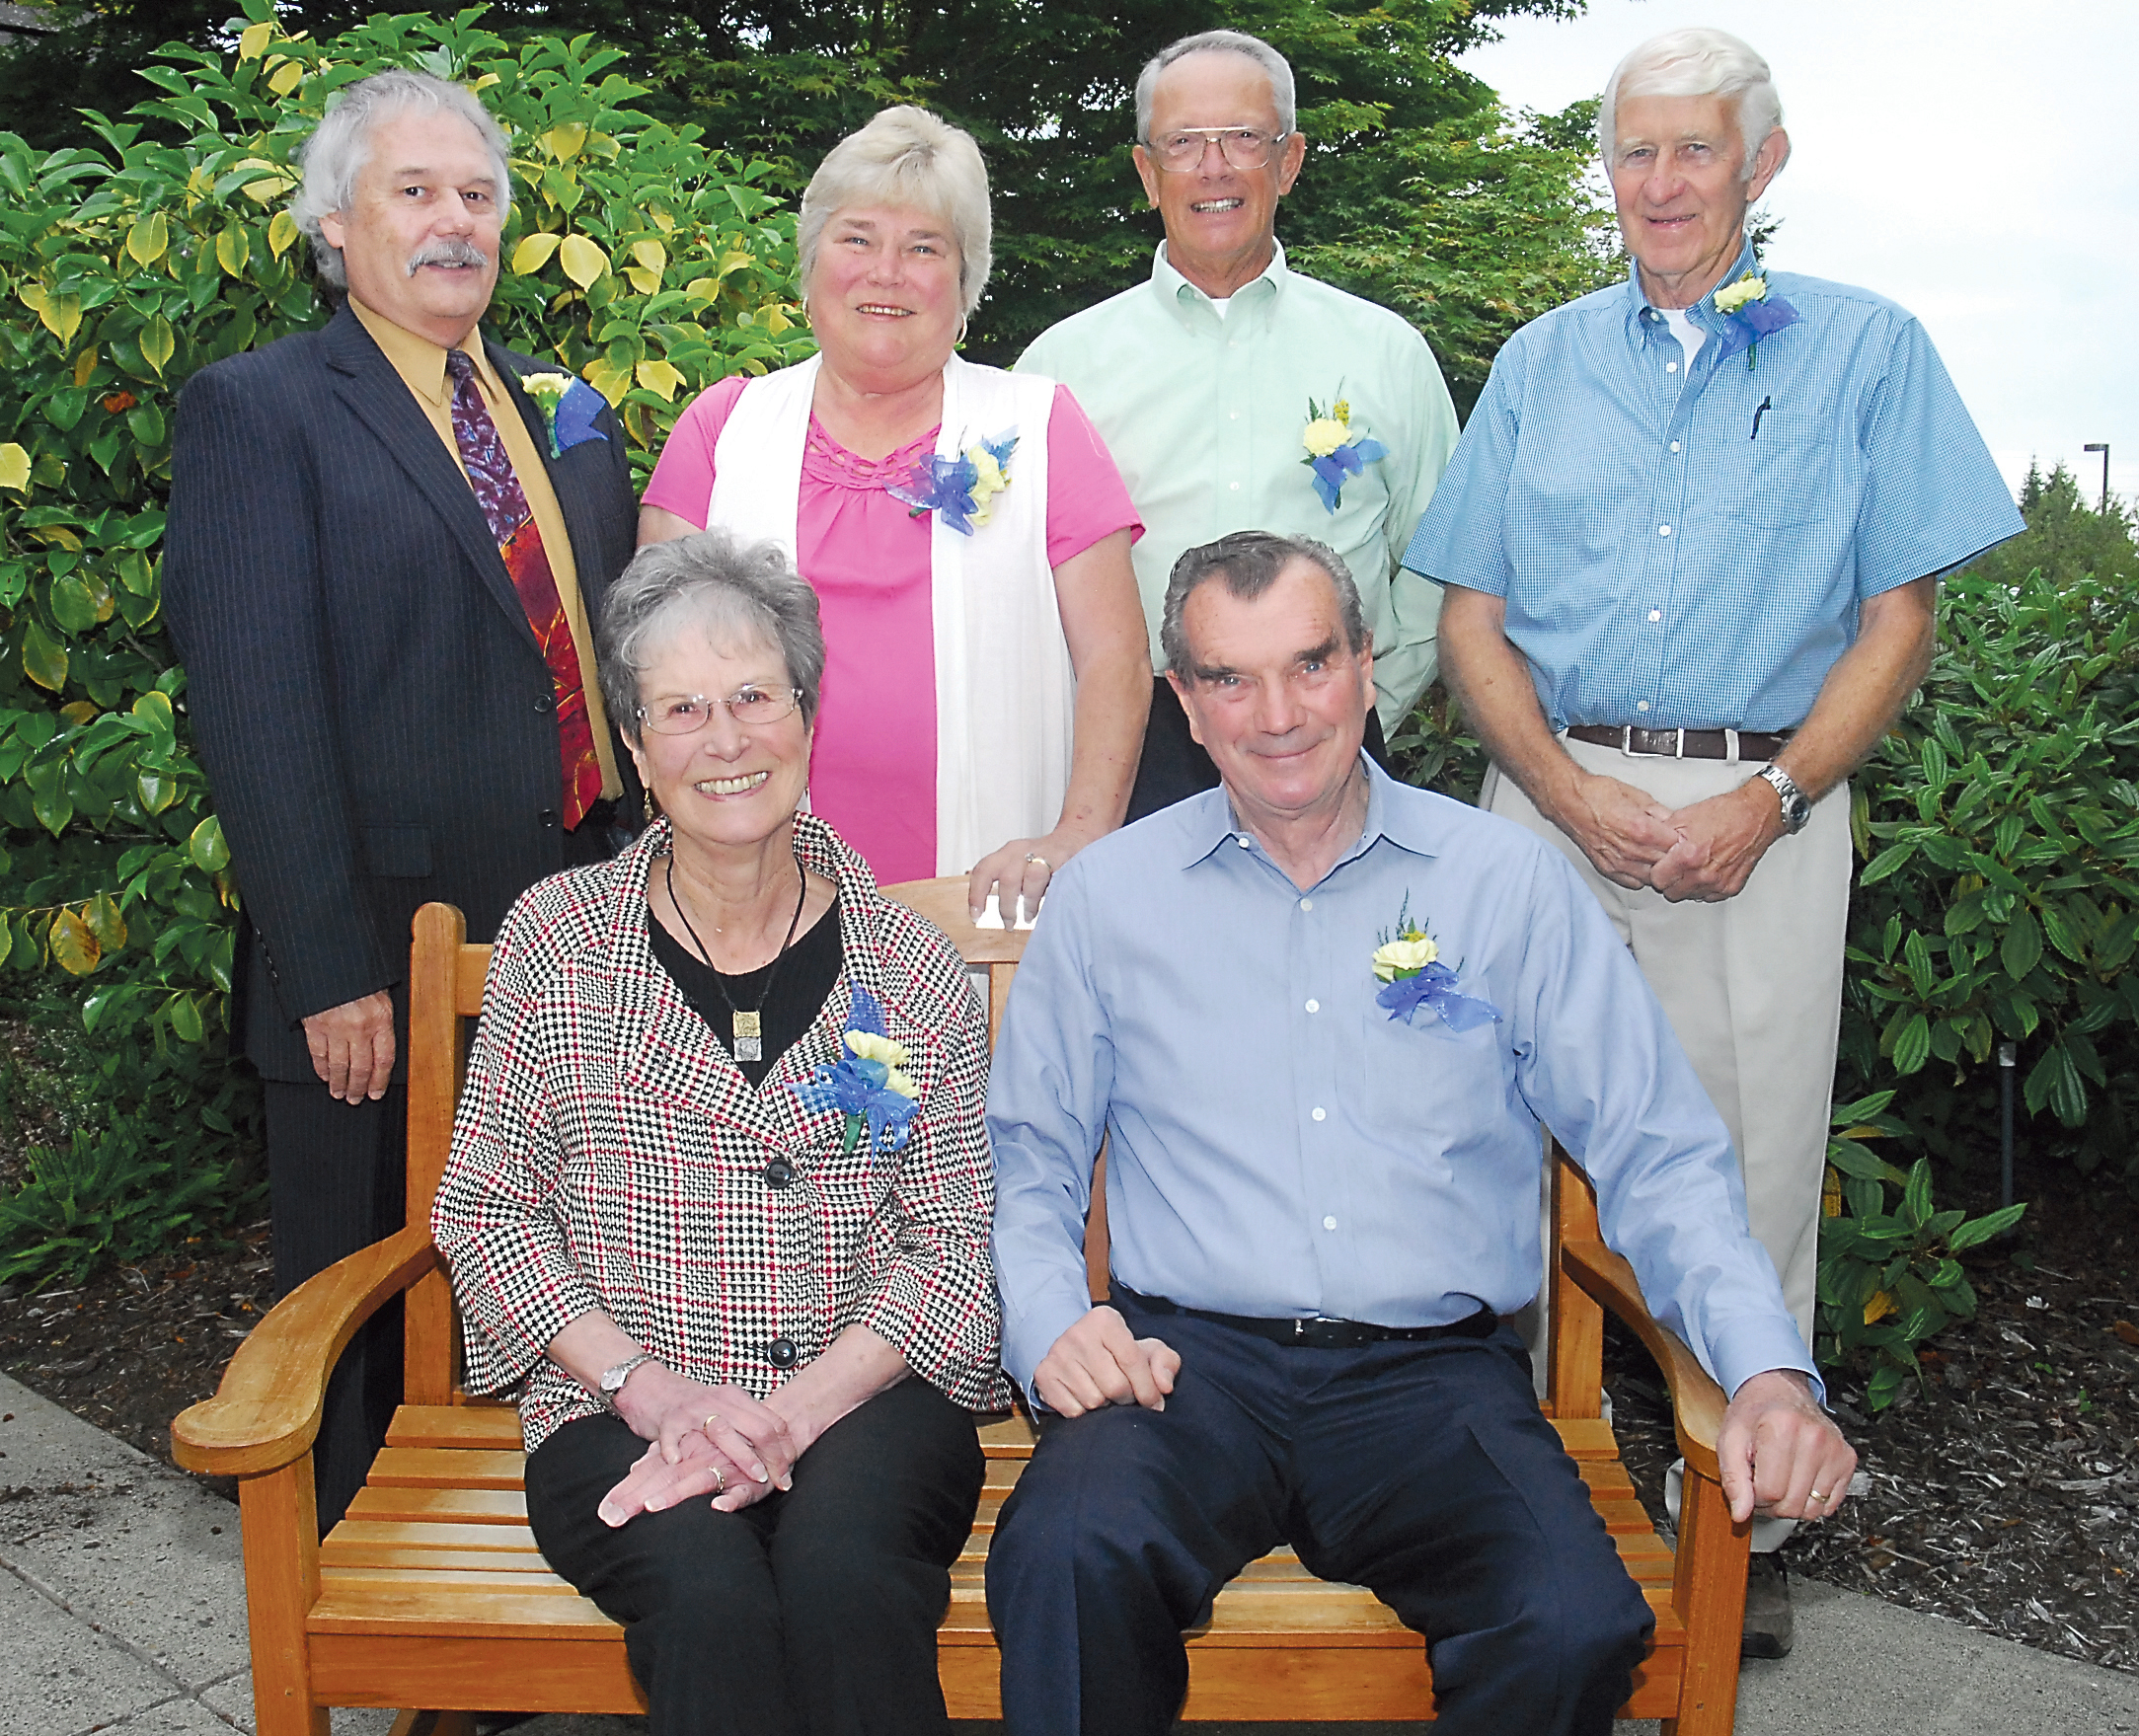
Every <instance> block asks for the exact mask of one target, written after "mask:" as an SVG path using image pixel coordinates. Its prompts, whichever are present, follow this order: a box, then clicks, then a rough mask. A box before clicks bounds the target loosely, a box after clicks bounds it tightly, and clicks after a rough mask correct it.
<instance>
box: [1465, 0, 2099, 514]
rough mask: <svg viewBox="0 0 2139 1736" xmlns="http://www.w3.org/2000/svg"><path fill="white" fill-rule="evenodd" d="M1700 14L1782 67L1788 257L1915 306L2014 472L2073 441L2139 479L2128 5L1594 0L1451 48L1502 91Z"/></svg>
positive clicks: (1587, 69)
mask: <svg viewBox="0 0 2139 1736" xmlns="http://www.w3.org/2000/svg"><path fill="white" fill-rule="evenodd" d="M1686 25H1712V26H1714V27H1716V28H1718V29H1719V30H1726V31H1729V32H1731V33H1732V34H1733V35H1736V36H1739V37H1742V38H1745V40H1746V41H1748V42H1750V43H1751V44H1752V45H1753V46H1754V47H1755V48H1757V49H1758V50H1759V51H1760V52H1761V53H1762V54H1764V55H1765V56H1766V57H1767V59H1768V62H1769V64H1770V65H1771V66H1772V67H1773V68H1774V70H1775V79H1776V84H1777V87H1778V88H1779V89H1780V91H1781V93H1782V98H1783V119H1784V124H1785V126H1787V127H1788V129H1789V131H1790V136H1791V143H1792V147H1793V149H1792V155H1791V160H1790V163H1789V166H1788V167H1787V168H1785V169H1784V171H1783V173H1782V174H1781V175H1780V176H1779V177H1777V179H1776V182H1775V185H1774V186H1773V187H1772V188H1770V189H1769V190H1768V196H1767V199H1766V201H1765V202H1766V203H1767V205H1768V206H1769V208H1770V209H1771V210H1772V211H1773V212H1774V213H1775V214H1776V215H1777V216H1779V217H1782V218H1784V219H1786V222H1785V224H1784V227H1783V230H1782V232H1781V234H1779V235H1778V236H1777V237H1776V239H1775V243H1774V245H1773V246H1772V247H1771V248H1770V250H1769V253H1768V260H1769V263H1770V264H1773V265H1775V266H1776V267H1777V268H1778V269H1781V270H1790V271H1805V272H1809V273H1811V274H1812V275H1814V276H1819V277H1833V278H1838V279H1840V280H1841V281H1843V282H1848V283H1858V284H1862V285H1864V286H1865V287H1866V288H1868V289H1874V290H1876V291H1878V292H1879V293H1880V294H1881V295H1886V296H1890V297H1892V298H1893V299H1894V300H1895V301H1898V302H1900V303H1901V304H1902V305H1903V306H1904V307H1906V308H1908V309H1909V310H1910V311H1911V312H1912V313H1914V314H1915V315H1916V316H1917V317H1918V318H1919V319H1921V320H1922V321H1923V322H1924V326H1925V329H1926V330H1927V331H1928V332H1929V333H1930V334H1931V337H1932V340H1933V341H1934V342H1935V343H1936V344H1937V345H1938V346H1939V352H1940V354H1941V355H1942V356H1943V357H1944V358H1945V360H1946V365H1947V368H1948V371H1949V372H1950V373H1951V374H1952V376H1953V380H1954V383H1955V384H1956V385H1957V386H1958V387H1959V389H1960V395H1961V397H1962V399H1963V400H1964V401H1965V402H1966V403H1967V406H1968V408H1969V410H1971V411H1972V412H1973V413H1974V415H1975V418H1976V424H1977V425H1978V426H1979V427H1980V428H1981V429H1982V430H1983V437H1984V439H1985V440H1986V441H1987V442H1988V443H1989V445H1990V449H1991V453H1992V455H1993V456H1994V457H1995V458H1996V459H1997V461H1998V465H1999V468H2000V469H2001V470H2003V471H2004V472H2005V473H2006V474H2007V476H2008V477H2010V478H2012V479H2013V480H2014V481H2015V482H2016V483H2017V482H2018V481H2019V479H2020V478H2021V477H2022V476H2023V475H2024V473H2025V472H2026V469H2027V461H2028V459H2029V457H2030V456H2033V457H2037V458H2039V459H2040V460H2041V462H2042V465H2043V468H2044V469H2045V470H2047V469H2048V468H2049V466H2050V465H2051V464H2052V463H2053V462H2054V461H2055V460H2058V459H2063V460H2064V461H2065V463H2066V464H2067V465H2069V466H2070V467H2071V468H2072V469H2073V471H2074V473H2075V474H2076V475H2077V476H2078V477H2079V478H2080V479H2081V485H2082V488H2083V489H2084V491H2086V493H2087V495H2088V497H2089V498H2090V499H2092V498H2093V497H2094V495H2095V493H2096V491H2098V490H2099V489H2100V488H2101V455H2100V454H2099V453H2087V454H2083V453H2082V452H2081V450H2080V448H2081V446H2082V444H2083V443H2085V442H2087V441H2091V440H2106V441H2108V442H2109V444H2110V447H2111V451H2110V464H2109V488H2110V491H2111V492H2112V493H2115V494H2120V495H2123V496H2124V497H2125V499H2126V500H2127V501H2130V500H2131V499H2132V498H2133V497H2134V496H2139V3H2135V0H1788V3H1787V4H1783V5H1777V4H1775V3H1774V0H1768V3H1767V4H1765V5H1755V4H1751V3H1750V0H1704V3H1701V4H1685V3H1683V0H1589V7H1588V12H1587V14H1586V15H1585V16H1584V17H1582V18H1580V19H1577V20H1575V21H1574V22H1572V23H1569V24H1554V23H1550V22H1545V21H1540V20H1536V19H1515V20H1511V21H1509V22H1508V23H1507V24H1506V25H1505V26H1504V27H1503V28H1504V30H1505V39H1504V40H1502V41H1500V42H1497V43H1494V44H1492V45H1491V46H1489V47H1485V48H1481V49H1479V50H1478V51H1477V52H1475V53H1473V54H1470V55H1468V56H1466V57H1465V59H1464V62H1463V64H1464V65H1465V66H1466V67H1468V68H1469V69H1470V70H1471V71H1472V72H1474V73H1476V74H1477V75H1478V76H1479V77H1480V78H1482V79H1484V80H1485V81H1486V82H1487V83H1488V84H1490V85H1491V86H1492V87H1493V88H1494V89H1495V90H1497V91H1498V92H1499V93H1500V95H1501V97H1502V98H1503V99H1504V100H1505V101H1506V102H1507V103H1508V104H1510V105H1511V106H1512V107H1515V108H1528V109H1541V110H1558V109H1562V108H1565V107H1566V105H1567V104H1568V103H1570V102H1573V101H1574V100H1575V99H1577V98H1579V97H1588V96H1595V95H1596V94H1597V93H1598V92H1599V91H1601V90H1602V89H1603V87H1604V81H1605V79H1606V78H1607V77H1609V76H1610V74H1611V70H1612V67H1613V66H1614V65H1615V64H1616V63H1617V62H1618V60H1619V58H1620V56H1621V55H1623V54H1624V53H1626V52H1627V50H1628V49H1630V48H1632V47H1634V46H1635V45H1636V44H1637V43H1639V42H1641V41H1642V40H1644V39H1645V38H1648V37H1651V36H1655V35H1657V34H1658V33H1660V32H1663V31H1667V30H1677V29H1679V28H1681V27H1683V26H1686Z"/></svg>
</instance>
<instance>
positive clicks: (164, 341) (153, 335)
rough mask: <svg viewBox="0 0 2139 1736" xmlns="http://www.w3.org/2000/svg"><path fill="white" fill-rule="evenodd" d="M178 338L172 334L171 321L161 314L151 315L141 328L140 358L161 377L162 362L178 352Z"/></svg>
mask: <svg viewBox="0 0 2139 1736" xmlns="http://www.w3.org/2000/svg"><path fill="white" fill-rule="evenodd" d="M178 347H179V340H178V339H177V338H176V337H175V336H173V334H172V331H171V322H170V321H169V320H167V319H165V318H164V317H163V315H161V314H156V315H153V316H152V317H151V318H150V320H149V322H148V324H146V325H145V326H143V327H142V328H141V359H142V360H143V361H145V362H147V363H148V365H149V366H150V367H152V368H154V369H155V370H156V373H157V376H158V377H159V378H161V377H162V374H163V371H164V364H165V363H166V362H168V361H169V360H170V359H171V358H172V356H173V355H175V354H177V353H178Z"/></svg>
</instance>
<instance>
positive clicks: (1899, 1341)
mask: <svg viewBox="0 0 2139 1736" xmlns="http://www.w3.org/2000/svg"><path fill="white" fill-rule="evenodd" d="M1893 1096H1894V1094H1893V1093H1892V1092H1890V1091H1882V1092H1876V1093H1874V1094H1872V1095H1871V1096H1869V1097H1865V1098H1862V1099H1860V1100H1859V1101H1857V1102H1854V1103H1838V1104H1836V1105H1835V1110H1834V1127H1835V1132H1834V1135H1833V1137H1832V1138H1830V1139H1829V1140H1828V1142H1827V1161H1828V1163H1829V1164H1830V1165H1831V1166H1832V1168H1831V1169H1830V1170H1829V1171H1828V1195H1827V1201H1826V1205H1827V1210H1826V1212H1825V1214H1824V1215H1823V1216H1822V1217H1821V1219H1820V1236H1819V1304H1818V1327H1817V1336H1818V1340H1819V1342H1818V1347H1817V1348H1818V1356H1819V1361H1820V1363H1821V1365H1822V1366H1823V1367H1829V1368H1833V1367H1841V1366H1854V1367H1859V1368H1865V1367H1867V1366H1868V1365H1869V1376H1868V1380H1867V1383H1866V1386H1867V1391H1868V1394H1869V1396H1870V1398H1871V1402H1872V1409H1874V1410H1880V1409H1883V1408H1884V1407H1885V1406H1886V1405H1888V1404H1889V1403H1891V1402H1892V1401H1893V1398H1894V1395H1895V1394H1896V1393H1897V1392H1899V1391H1900V1388H1901V1383H1902V1382H1903V1381H1905V1380H1907V1379H1908V1378H1909V1377H1910V1376H1911V1375H1917V1376H1919V1377H1921V1375H1922V1373H1923V1370H1922V1367H1921V1365H1920V1364H1919V1363H1918V1362H1917V1360H1916V1347H1917V1346H1918V1345H1919V1344H1922V1343H1924V1342H1925V1341H1926V1340H1927V1339H1929V1338H1932V1337H1935V1336H1936V1335H1937V1334H1938V1333H1939V1332H1941V1331H1942V1330H1944V1329H1945V1328H1946V1327H1947V1326H1948V1324H1949V1323H1950V1322H1952V1321H1965V1320H1973V1319H1974V1318H1975V1291H1974V1289H1973V1288H1972V1287H1971V1286H1970V1285H1969V1283H1968V1278H1967V1275H1966V1273H1964V1272H1963V1271H1962V1270H1961V1263H1960V1256H1961V1255H1962V1254H1963V1253H1965V1252H1966V1251H1967V1250H1968V1249H1969V1248H1971V1247H1977V1246H1980V1245H1982V1244H1984V1243H1986V1242H1988V1241H1990V1239H1991V1238H1992V1237H1994V1236H1998V1235H2001V1234H2003V1233H2004V1232H2005V1231H2007V1230H2010V1229H2011V1228H2012V1227H2013V1226H2014V1225H2015V1224H2017V1223H2019V1222H2020V1220H2021V1215H2022V1214H2023V1213H2024V1212H2025V1211H2026V1210H2027V1207H2026V1206H2025V1205H2024V1204H2022V1205H2011V1206H2006V1207H2004V1208H2003V1209H2001V1210H1999V1211H1995V1212H1991V1213H1989V1214H1987V1215H1986V1216H1984V1217H1980V1218H1970V1217H1969V1216H1968V1215H1967V1213H1965V1212H1958V1211H1944V1212H1942V1211H1939V1210H1938V1209H1936V1207H1935V1205H1934V1203H1933V1200H1932V1184H1931V1160H1930V1159H1928V1158H1919V1159H1917V1160H1916V1162H1915V1164H1914V1165H1913V1166H1911V1167H1910V1169H1909V1170H1907V1171H1906V1172H1904V1171H1902V1170H1897V1169H1896V1168H1895V1167H1894V1166H1893V1165H1891V1164H1889V1163H1886V1162H1884V1161H1882V1160H1881V1159H1879V1158H1877V1157H1875V1156H1874V1155H1873V1154H1872V1153H1871V1152H1869V1151H1867V1150H1865V1146H1864V1142H1866V1141H1868V1140H1872V1139H1880V1138H1886V1137H1891V1136H1892V1135H1895V1134H1898V1133H1901V1132H1903V1131H1904V1129H1903V1128H1902V1126H1901V1124H1900V1123H1899V1122H1898V1121H1896V1120H1894V1119H1893V1118H1892V1117H1891V1116H1889V1115H1887V1114H1886V1113H1885V1110H1886V1107H1887V1105H1888V1104H1889V1103H1890V1102H1892V1101H1893ZM1889 1188H1899V1189H1900V1198H1899V1200H1898V1201H1896V1202H1895V1203H1894V1204H1893V1206H1892V1209H1889V1207H1888V1201H1887V1190H1888V1189H1889Z"/></svg>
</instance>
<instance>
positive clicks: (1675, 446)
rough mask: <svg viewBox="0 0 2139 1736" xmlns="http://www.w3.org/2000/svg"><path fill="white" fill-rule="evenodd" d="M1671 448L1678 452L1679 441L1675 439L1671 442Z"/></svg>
mask: <svg viewBox="0 0 2139 1736" xmlns="http://www.w3.org/2000/svg"><path fill="white" fill-rule="evenodd" d="M1671 450H1672V451H1674V452H1676V451H1677V450H1678V442H1677V441H1676V440H1673V441H1672V442H1671Z"/></svg>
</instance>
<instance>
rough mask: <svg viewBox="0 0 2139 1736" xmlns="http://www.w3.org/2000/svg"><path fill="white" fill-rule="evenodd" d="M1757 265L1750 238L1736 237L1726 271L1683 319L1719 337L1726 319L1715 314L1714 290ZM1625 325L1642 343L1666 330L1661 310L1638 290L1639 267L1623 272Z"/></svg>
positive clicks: (1658, 336) (1639, 282) (1640, 270)
mask: <svg viewBox="0 0 2139 1736" xmlns="http://www.w3.org/2000/svg"><path fill="white" fill-rule="evenodd" d="M1759 269H1760V262H1759V261H1758V260H1757V259H1755V258H1754V256H1753V244H1752V241H1751V239H1750V238H1748V237H1742V236H1741V237H1740V238H1739V241H1738V257H1737V259H1736V260H1735V261H1734V262H1733V263H1732V264H1731V266H1730V269H1729V270H1727V271H1725V272H1724V273H1723V274H1722V275H1721V276H1720V277H1719V278H1717V279H1716V286H1715V288H1714V289H1711V290H1710V291H1709V292H1708V294H1706V295H1704V296H1703V297H1702V298H1701V299H1700V300H1699V301H1697V302H1695V303H1694V305H1693V306H1692V307H1690V308H1687V309H1686V310H1684V311H1685V314H1686V317H1687V318H1688V319H1689V320H1691V321H1692V322H1693V323H1694V324H1695V325H1697V326H1699V327H1700V328H1701V329H1702V331H1704V332H1706V333H1708V335H1709V336H1710V337H1712V338H1719V337H1721V336H1722V332H1723V326H1724V324H1725V319H1726V316H1724V315H1722V314H1719V313H1718V312H1717V311H1716V290H1717V289H1720V288H1722V287H1723V286H1724V285H1725V284H1726V283H1735V282H1736V281H1737V280H1738V279H1739V278H1740V277H1742V276H1744V275H1745V274H1746V272H1748V271H1753V272H1758V271H1759ZM1627 326H1628V331H1629V333H1630V334H1631V335H1632V336H1633V337H1634V338H1636V339H1637V340H1639V341H1641V342H1642V343H1648V342H1651V341H1653V340H1656V339H1658V338H1661V337H1662V336H1663V334H1664V333H1665V332H1666V331H1667V330H1668V329H1669V328H1668V327H1667V326H1666V325H1665V323H1664V317H1663V310H1662V309H1661V308H1657V307H1653V306H1651V305H1650V303H1649V299H1648V296H1647V293H1646V292H1645V291H1644V290H1643V289H1642V268H1641V266H1639V265H1633V266H1630V267H1629V268H1628V271H1627Z"/></svg>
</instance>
